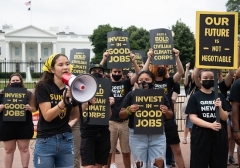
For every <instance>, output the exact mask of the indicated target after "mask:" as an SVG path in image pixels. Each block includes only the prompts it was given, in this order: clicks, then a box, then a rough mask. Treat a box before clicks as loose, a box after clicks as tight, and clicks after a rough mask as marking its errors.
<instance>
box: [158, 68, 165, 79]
mask: <svg viewBox="0 0 240 168" xmlns="http://www.w3.org/2000/svg"><path fill="white" fill-rule="evenodd" d="M165 73H166V70H165V69H164V68H158V77H163V76H165Z"/></svg>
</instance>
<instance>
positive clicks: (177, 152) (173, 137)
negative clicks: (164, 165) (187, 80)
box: [143, 48, 185, 168]
mask: <svg viewBox="0 0 240 168" xmlns="http://www.w3.org/2000/svg"><path fill="white" fill-rule="evenodd" d="M173 52H174V53H175V57H176V64H177V69H178V72H176V73H175V74H174V76H173V77H169V76H168V73H167V68H166V66H165V65H151V67H150V71H151V72H152V73H153V74H154V76H155V78H156V81H155V84H154V88H155V89H164V93H165V94H166V95H167V98H168V100H169V104H170V107H171V109H172V111H174V107H173V102H172V101H170V100H172V93H171V90H172V89H173V87H174V85H175V84H176V83H177V82H179V80H180V79H181V77H182V75H183V74H184V69H183V66H182V63H181V60H180V58H179V54H180V52H179V51H178V50H177V49H175V48H173ZM152 56H153V50H152V49H149V52H148V59H147V61H146V63H145V64H144V67H143V71H147V70H148V69H149V64H150V61H151V59H152ZM174 118H175V117H174V115H173V117H172V118H171V119H165V121H164V129H165V134H166V140H167V144H169V145H170V146H171V149H172V152H173V154H174V158H175V161H176V164H177V165H178V167H179V168H183V167H185V164H184V160H183V156H182V153H181V148H180V144H179V143H180V139H179V135H178V130H177V124H176V122H175V120H174ZM170 159H171V158H170ZM170 164H171V163H170ZM170 166H171V165H169V166H168V167H170Z"/></svg>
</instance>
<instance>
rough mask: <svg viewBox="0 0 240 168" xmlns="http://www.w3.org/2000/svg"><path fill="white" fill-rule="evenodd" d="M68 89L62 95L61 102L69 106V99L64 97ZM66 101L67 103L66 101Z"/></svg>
mask: <svg viewBox="0 0 240 168" xmlns="http://www.w3.org/2000/svg"><path fill="white" fill-rule="evenodd" d="M67 90H68V88H67V87H66V88H65V91H64V94H63V102H64V104H70V101H69V98H67V97H66V94H67ZM66 100H67V101H66Z"/></svg>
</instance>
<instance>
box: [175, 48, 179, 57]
mask: <svg viewBox="0 0 240 168" xmlns="http://www.w3.org/2000/svg"><path fill="white" fill-rule="evenodd" d="M173 52H174V53H175V57H179V54H180V51H179V50H177V49H176V48H173Z"/></svg>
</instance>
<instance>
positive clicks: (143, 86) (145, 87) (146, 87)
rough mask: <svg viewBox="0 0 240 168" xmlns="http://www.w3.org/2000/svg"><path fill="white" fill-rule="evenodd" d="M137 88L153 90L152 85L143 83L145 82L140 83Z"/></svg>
mask: <svg viewBox="0 0 240 168" xmlns="http://www.w3.org/2000/svg"><path fill="white" fill-rule="evenodd" d="M138 87H139V89H152V88H153V84H152V83H148V82H145V81H142V82H141V83H139V84H138Z"/></svg>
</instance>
